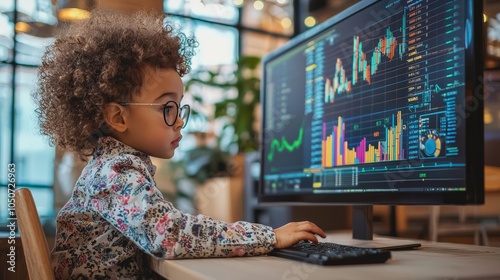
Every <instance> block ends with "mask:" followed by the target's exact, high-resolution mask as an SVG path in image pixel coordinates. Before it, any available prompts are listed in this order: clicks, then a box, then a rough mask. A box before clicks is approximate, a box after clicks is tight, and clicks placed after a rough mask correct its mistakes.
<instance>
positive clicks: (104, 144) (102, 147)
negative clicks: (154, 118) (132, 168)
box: [94, 136, 156, 177]
mask: <svg viewBox="0 0 500 280" xmlns="http://www.w3.org/2000/svg"><path fill="white" fill-rule="evenodd" d="M104 154H108V155H124V154H130V155H134V156H137V157H138V158H139V159H140V160H141V161H142V162H143V163H144V164H145V165H146V167H147V169H148V171H149V173H150V174H151V176H153V177H154V175H155V172H156V166H154V165H153V163H152V162H151V157H150V156H149V155H148V154H146V153H144V152H141V151H139V150H136V149H134V148H132V147H130V146H129V145H127V144H125V143H123V142H120V141H118V140H116V139H115V138H113V137H111V136H103V137H100V138H99V140H98V146H97V148H96V149H95V151H94V158H95V157H98V156H102V155H104Z"/></svg>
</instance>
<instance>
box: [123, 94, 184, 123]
mask: <svg viewBox="0 0 500 280" xmlns="http://www.w3.org/2000/svg"><path fill="white" fill-rule="evenodd" d="M119 104H120V105H124V106H126V105H132V106H135V105H142V106H163V120H164V121H165V124H167V125H168V126H173V125H174V124H175V122H176V121H177V117H180V118H181V120H182V121H183V122H184V124H183V125H182V128H184V127H186V125H187V123H188V120H189V114H190V112H191V107H189V105H187V104H185V105H183V106H182V107H180V108H179V104H178V103H177V102H175V101H173V100H170V101H168V102H167V103H165V104H161V103H134V102H129V103H128V102H119Z"/></svg>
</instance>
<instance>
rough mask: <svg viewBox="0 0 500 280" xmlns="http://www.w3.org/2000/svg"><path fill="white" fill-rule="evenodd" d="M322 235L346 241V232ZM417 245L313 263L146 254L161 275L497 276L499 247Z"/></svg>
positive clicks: (290, 279)
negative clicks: (371, 258) (382, 256)
mask: <svg viewBox="0 0 500 280" xmlns="http://www.w3.org/2000/svg"><path fill="white" fill-rule="evenodd" d="M326 241H330V242H338V243H350V238H349V236H347V235H346V234H339V235H335V234H334V235H330V236H329V237H327V239H326ZM418 242H420V243H422V247H420V248H419V249H415V250H409V251H393V252H392V258H391V259H390V260H388V261H387V262H386V263H384V264H370V265H345V266H333V267H332V266H330V267H324V266H317V265H312V264H308V263H303V262H297V261H292V260H287V259H282V258H277V257H270V256H261V257H242V258H213V259H186V260H157V259H151V261H150V266H151V268H152V269H153V270H154V271H156V272H157V273H159V274H160V275H161V276H163V277H165V278H167V279H171V280H176V279H182V280H190V279H216V280H221V279H237V280H244V279H258V280H265V279H277V280H279V279H284V280H285V279H286V280H305V279H308V280H309V279H311V280H312V279H333V278H334V279H398V280H399V279H442V280H445V279H449V280H455V279H468V280H471V279H485V280H486V279H487V280H493V279H500V247H484V246H473V245H462V244H451V243H432V242H426V241H418Z"/></svg>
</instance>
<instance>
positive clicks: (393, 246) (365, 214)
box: [349, 205, 421, 250]
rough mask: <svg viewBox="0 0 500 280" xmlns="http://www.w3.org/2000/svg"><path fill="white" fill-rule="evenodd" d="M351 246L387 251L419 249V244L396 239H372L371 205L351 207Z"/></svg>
mask: <svg viewBox="0 0 500 280" xmlns="http://www.w3.org/2000/svg"><path fill="white" fill-rule="evenodd" d="M349 243H352V245H353V246H358V247H365V248H380V249H387V250H409V249H414V248H417V247H420V246H421V244H420V243H416V242H415V241H411V240H404V239H398V238H384V237H378V236H376V237H375V238H373V205H353V206H352V240H351V241H350V242H349Z"/></svg>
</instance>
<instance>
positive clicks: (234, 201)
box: [184, 56, 260, 222]
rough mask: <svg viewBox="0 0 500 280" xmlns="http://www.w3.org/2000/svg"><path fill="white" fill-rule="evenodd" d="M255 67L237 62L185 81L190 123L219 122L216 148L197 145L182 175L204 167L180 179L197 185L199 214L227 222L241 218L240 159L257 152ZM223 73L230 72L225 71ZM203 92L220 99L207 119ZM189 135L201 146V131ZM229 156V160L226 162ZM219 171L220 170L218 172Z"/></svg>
mask: <svg viewBox="0 0 500 280" xmlns="http://www.w3.org/2000/svg"><path fill="white" fill-rule="evenodd" d="M259 64H260V58H259V57H256V56H242V57H240V59H238V61H237V63H236V65H235V66H220V67H217V68H215V69H214V68H210V69H208V68H207V69H201V70H198V71H194V72H193V73H192V74H191V75H190V77H189V79H188V81H186V91H188V92H189V93H190V94H191V95H192V97H193V100H194V104H193V106H192V108H193V115H194V116H193V117H195V118H196V116H198V117H200V115H203V116H201V118H204V119H206V120H208V123H212V124H213V123H217V122H218V124H219V128H220V131H219V132H218V134H216V139H217V143H218V145H217V147H215V148H209V147H207V146H206V145H201V146H198V147H196V148H194V149H193V150H192V151H191V152H188V154H187V155H186V157H185V158H186V161H185V163H184V166H185V168H186V171H187V170H188V169H191V170H194V169H196V168H195V167H196V166H195V165H193V163H195V162H198V161H199V162H203V163H204V164H203V165H199V166H198V167H199V168H197V170H196V172H186V173H185V174H184V175H185V176H186V177H188V178H190V179H195V180H196V182H197V183H199V186H198V187H197V191H196V199H195V200H196V201H197V202H196V204H197V208H198V212H199V213H202V214H207V215H210V216H212V217H214V218H217V219H220V220H226V221H229V222H232V221H236V220H239V219H241V218H242V216H243V208H242V203H241V202H242V196H243V185H244V184H243V181H244V180H243V174H244V172H243V165H244V163H243V162H244V156H243V154H244V153H246V152H251V151H256V150H258V148H259V138H258V131H257V130H256V129H255V127H256V126H255V122H256V117H257V115H256V113H257V110H258V109H259V103H260V77H259V75H260V73H259V68H258V67H259ZM228 67H232V68H230V69H229V70H228ZM207 87H208V88H212V89H215V91H216V92H219V93H220V95H221V96H220V98H219V99H218V100H216V101H215V102H213V103H212V104H213V106H210V107H211V109H212V110H211V111H210V112H209V113H207V112H206V111H205V112H202V109H200V108H202V107H204V105H205V104H206V103H207V90H206V89H207ZM209 97H210V98H212V97H213V96H209ZM195 130H196V129H195ZM193 133H194V134H195V136H196V137H197V139H198V142H200V143H206V141H200V140H205V139H204V137H206V136H207V135H206V131H205V132H203V133H199V132H196V131H195V132H193ZM210 149H212V150H210ZM221 153H222V154H221ZM229 154H231V155H232V156H227V155H229ZM224 160H227V162H226V164H224V162H222V161H224ZM219 167H220V168H221V170H217V168H219ZM205 169H206V170H205ZM200 179H202V180H200ZM203 180H205V181H204V182H203Z"/></svg>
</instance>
